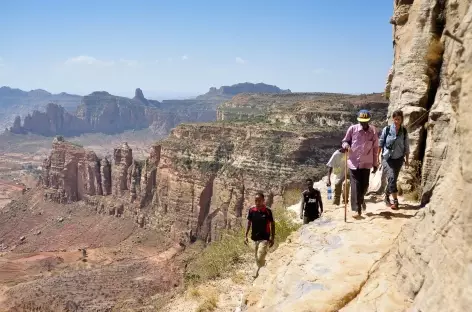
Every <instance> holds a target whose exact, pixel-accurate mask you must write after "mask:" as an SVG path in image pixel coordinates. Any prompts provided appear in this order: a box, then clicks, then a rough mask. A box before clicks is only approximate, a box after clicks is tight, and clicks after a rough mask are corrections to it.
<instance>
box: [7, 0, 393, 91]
mask: <svg viewBox="0 0 472 312" xmlns="http://www.w3.org/2000/svg"><path fill="white" fill-rule="evenodd" d="M392 11H393V3H392V1H383V0H366V1H363V2H362V3H360V2H358V1H352V0H337V1H333V0H311V1H305V0H299V1H297V0H291V1H278V0H271V1H269V0H267V1H262V0H260V1H256V0H250V1H246V0H239V1H233V0H224V1H223V0H218V1H213V0H208V1H206V0H202V1H195V0H193V1H190V0H189V1H183V0H172V1H171V0H169V1H158V0H154V1H144V0H142V1H140V0H134V1H121V0H113V1H110V0H101V1H89V0H81V1H63V0H56V1H52V0H41V1H36V0H34V1H33V0H31V1H26V0H16V1H1V3H0V86H10V87H13V88H19V89H22V90H25V91H29V90H32V89H45V90H47V91H49V92H53V93H59V92H68V93H74V94H80V95H85V94H89V93H91V92H93V91H98V90H100V91H102V90H103V91H108V92H110V93H112V94H116V95H123V96H132V95H133V94H134V90H135V89H136V88H138V87H139V88H141V89H142V90H143V91H144V95H145V96H146V97H150V98H152V97H159V96H166V95H173V96H174V97H180V96H184V97H185V96H190V95H197V94H202V93H205V92H207V91H208V89H209V88H210V87H213V86H214V87H219V86H222V85H231V84H235V83H239V82H253V83H258V82H264V83H267V84H272V85H277V86H278V87H280V88H282V89H290V90H292V92H320V91H323V92H346V93H370V92H382V90H383V88H384V84H385V80H386V76H387V73H388V69H389V68H390V65H391V63H392V55H393V50H392V25H390V24H389V19H390V16H391V15H392Z"/></svg>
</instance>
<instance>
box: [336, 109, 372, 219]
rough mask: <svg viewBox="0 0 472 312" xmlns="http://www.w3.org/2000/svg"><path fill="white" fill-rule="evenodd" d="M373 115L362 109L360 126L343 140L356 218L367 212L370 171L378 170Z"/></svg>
mask: <svg viewBox="0 0 472 312" xmlns="http://www.w3.org/2000/svg"><path fill="white" fill-rule="evenodd" d="M370 118H371V114H370V112H369V111H368V110H365V109H362V110H360V111H359V113H358V115H357V121H359V123H358V124H355V125H352V126H350V127H349V129H348V130H347V132H346V135H345V136H344V139H343V140H342V147H343V148H345V149H347V150H348V152H349V153H348V155H349V156H348V159H347V165H348V167H349V171H350V172H349V173H350V177H351V210H352V211H353V212H354V215H353V216H354V217H357V216H359V217H360V216H361V215H362V210H366V204H365V201H364V196H365V194H366V192H367V189H368V187H369V176H370V170H371V169H372V168H373V171H372V173H375V172H376V171H377V168H378V145H379V137H378V135H377V129H376V128H375V126H373V125H369V121H370ZM356 213H357V215H356Z"/></svg>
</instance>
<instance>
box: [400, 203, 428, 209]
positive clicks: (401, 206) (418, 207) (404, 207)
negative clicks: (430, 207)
mask: <svg viewBox="0 0 472 312" xmlns="http://www.w3.org/2000/svg"><path fill="white" fill-rule="evenodd" d="M421 208H423V206H422V205H421V204H416V205H410V204H402V205H399V206H398V209H399V210H420V209H421Z"/></svg>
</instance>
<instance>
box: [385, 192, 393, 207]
mask: <svg viewBox="0 0 472 312" xmlns="http://www.w3.org/2000/svg"><path fill="white" fill-rule="evenodd" d="M384 203H385V206H387V207H391V206H392V202H390V196H389V195H388V194H386V195H385V198H384Z"/></svg>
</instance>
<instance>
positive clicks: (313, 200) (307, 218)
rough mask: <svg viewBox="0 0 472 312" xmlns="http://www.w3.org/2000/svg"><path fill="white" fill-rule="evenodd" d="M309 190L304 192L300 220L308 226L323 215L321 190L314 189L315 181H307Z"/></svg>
mask: <svg viewBox="0 0 472 312" xmlns="http://www.w3.org/2000/svg"><path fill="white" fill-rule="evenodd" d="M306 183H307V189H306V190H304V191H303V192H302V198H301V202H300V219H303V224H307V223H309V222H311V221H314V220H316V219H318V218H319V217H320V215H321V214H322V213H323V201H322V200H321V193H320V191H319V190H317V189H314V188H313V180H312V179H306Z"/></svg>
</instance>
